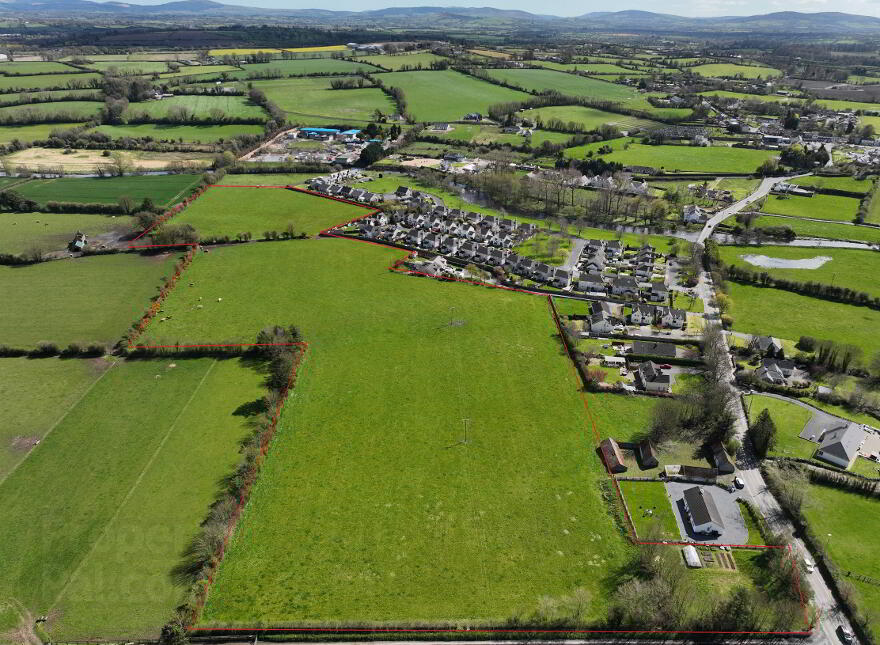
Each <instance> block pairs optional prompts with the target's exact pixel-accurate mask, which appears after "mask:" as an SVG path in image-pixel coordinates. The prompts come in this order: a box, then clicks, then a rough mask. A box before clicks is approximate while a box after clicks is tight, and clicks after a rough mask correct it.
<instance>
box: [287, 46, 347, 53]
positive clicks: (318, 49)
mask: <svg viewBox="0 0 880 645" xmlns="http://www.w3.org/2000/svg"><path fill="white" fill-rule="evenodd" d="M346 50H348V46H347V45H318V46H316V47H285V48H284V51H287V52H302V53H310V52H341V51H346Z"/></svg>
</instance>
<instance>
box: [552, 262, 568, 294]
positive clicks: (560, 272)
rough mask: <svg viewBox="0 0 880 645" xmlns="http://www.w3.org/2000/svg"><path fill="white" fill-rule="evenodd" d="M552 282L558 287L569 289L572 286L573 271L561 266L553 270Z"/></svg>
mask: <svg viewBox="0 0 880 645" xmlns="http://www.w3.org/2000/svg"><path fill="white" fill-rule="evenodd" d="M551 284H552V285H553V286H554V287H557V288H558V289H567V288H568V287H569V286H571V271H569V270H568V269H563V268H561V267H559V268H557V269H556V270H554V271H553V278H552V280H551Z"/></svg>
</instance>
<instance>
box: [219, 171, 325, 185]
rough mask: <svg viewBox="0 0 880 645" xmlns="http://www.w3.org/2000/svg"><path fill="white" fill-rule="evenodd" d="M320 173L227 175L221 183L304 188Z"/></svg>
mask: <svg viewBox="0 0 880 645" xmlns="http://www.w3.org/2000/svg"><path fill="white" fill-rule="evenodd" d="M318 176H320V174H319V173H289V174H278V175H273V174H270V173H253V174H245V175H233V174H227V175H225V176H224V177H223V179H222V180H221V181H220V183H221V184H223V185H227V186H302V185H304V184H305V182H306V181H308V180H309V179H311V178H312V177H318Z"/></svg>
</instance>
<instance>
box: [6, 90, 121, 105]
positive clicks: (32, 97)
mask: <svg viewBox="0 0 880 645" xmlns="http://www.w3.org/2000/svg"><path fill="white" fill-rule="evenodd" d="M70 92H71V93H70V94H63V95H61V96H46V94H47V93H43V92H42V91H38V92H36V93H33V94H32V93H31V92H21V93H20V94H19V95H18V97H16V98H15V99H9V100H7V101H2V100H0V107H13V106H15V105H36V104H38V103H57V102H58V101H103V100H104V95H103V94H102V93H101V91H100V90H95V91H94V92H93V93H86V94H84V93H83V90H70ZM74 92H75V93H74Z"/></svg>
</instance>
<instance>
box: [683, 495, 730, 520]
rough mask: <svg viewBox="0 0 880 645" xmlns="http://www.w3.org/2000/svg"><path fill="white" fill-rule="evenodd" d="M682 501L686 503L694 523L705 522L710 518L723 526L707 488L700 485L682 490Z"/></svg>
mask: <svg viewBox="0 0 880 645" xmlns="http://www.w3.org/2000/svg"><path fill="white" fill-rule="evenodd" d="M684 501H685V502H686V503H687V507H688V511H690V514H691V517H692V518H693V521H694V524H705V523H706V522H709V521H710V520H711V521H712V522H715V524H717V525H718V526H720V527H722V528H724V521H723V520H722V519H721V513H719V512H718V507H717V506H715V500H714V499H712V493H711V492H710V491H709V490H708V489H706V488H704V487H702V486H694V487H693V488H688V489H687V490H685V491H684Z"/></svg>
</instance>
